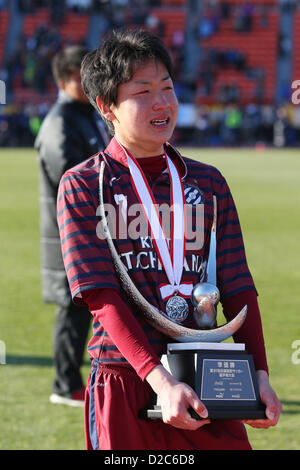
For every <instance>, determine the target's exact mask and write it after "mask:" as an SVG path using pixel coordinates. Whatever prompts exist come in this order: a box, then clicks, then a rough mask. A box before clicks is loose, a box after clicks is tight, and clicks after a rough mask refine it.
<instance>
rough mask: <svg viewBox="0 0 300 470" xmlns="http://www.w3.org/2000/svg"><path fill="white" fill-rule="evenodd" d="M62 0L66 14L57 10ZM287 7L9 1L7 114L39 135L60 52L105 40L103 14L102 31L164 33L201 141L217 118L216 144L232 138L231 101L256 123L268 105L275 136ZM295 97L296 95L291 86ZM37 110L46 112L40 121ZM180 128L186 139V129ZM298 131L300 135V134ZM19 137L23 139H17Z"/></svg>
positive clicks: (160, 0) (294, 65)
mask: <svg viewBox="0 0 300 470" xmlns="http://www.w3.org/2000/svg"><path fill="white" fill-rule="evenodd" d="M297 2H298V3H297ZM294 3H295V5H296V3H297V5H298V7H297V6H294V7H293V6H292V7H290V8H291V10H290V11H291V12H292V13H291V14H292V15H293V24H294V27H293V31H290V40H291V43H292V45H293V49H292V58H291V77H290V83H287V84H286V88H287V89H288V88H289V86H290V84H291V82H292V80H300V57H299V54H298V53H297V47H296V45H298V44H299V43H300V0H299V1H298V0H295V1H294ZM4 4H5V3H4ZM12 4H14V5H19V8H20V9H19V14H20V18H21V20H20V23H19V24H20V27H19V37H18V38H17V39H16V46H15V51H13V52H11V49H12V48H11V47H10V55H9V56H7V48H6V47H5V46H6V43H7V38H8V37H9V38H10V41H11V24H12V23H11V21H12V19H14V18H12V15H11V11H12V9H11V5H12ZM53 4H56V8H59V10H58V11H57V10H56V11H55V12H54V11H53V8H51V5H53ZM80 4H81V5H83V3H82V2H80ZM287 4H289V5H291V4H292V0H289V1H288V2H286V1H284V0H251V2H248V1H241V0H219V1H218V0H195V1H188V0H153V1H152V0H151V1H150V0H127V1H126V0H122V1H121V0H105V1H102V0H94V1H93V2H92V1H87V2H86V5H87V7H86V8H81V7H78V6H76V1H75V0H74V1H72V2H71V1H68V0H66V2H64V1H62V2H52V1H50V0H24V1H23V0H11V1H10V2H6V5H7V6H6V7H3V6H2V8H1V4H0V64H2V67H1V79H3V80H4V81H5V82H6V83H7V89H8V90H9V93H8V94H7V96H9V102H8V103H7V107H6V108H5V107H3V106H2V108H1V113H0V119H2V120H3V119H5V116H6V115H7V116H8V115H9V113H14V112H18V113H19V114H20V115H21V118H20V119H18V120H15V119H11V120H10V121H11V122H13V123H15V122H20V121H21V122H23V124H22V125H23V128H22V129H23V131H22V132H21V133H20V132H19V131H18V132H16V135H19V134H20V135H23V134H25V133H26V132H28V131H30V132H33V133H34V132H35V131H36V129H37V128H38V120H40V121H41V120H42V119H43V116H44V115H45V113H46V112H47V109H49V106H50V105H51V104H52V103H53V101H54V100H55V98H56V94H57V90H56V86H55V85H54V81H53V78H52V74H51V67H50V64H51V58H52V56H53V54H54V53H55V52H56V51H57V50H58V49H59V48H61V47H62V46H64V45H66V44H73V43H88V44H92V43H94V44H98V42H99V40H100V37H99V36H97V34H99V29H97V27H96V28H95V22H97V21H98V19H99V18H101V21H104V23H103V27H102V29H101V34H105V32H106V31H109V30H110V29H112V28H114V29H118V28H122V27H136V26H137V27H145V28H148V29H151V30H152V31H154V32H155V33H157V34H159V35H160V36H161V37H162V38H163V39H164V41H165V43H166V44H167V45H168V47H169V48H170V50H171V53H172V55H173V58H174V60H175V66H176V76H177V83H176V84H175V85H176V90H177V93H178V96H179V100H181V104H182V105H185V106H182V109H183V114H182V115H181V118H183V121H186V120H187V121H188V119H186V118H187V117H188V116H187V114H186V113H189V116H190V117H191V116H193V117H192V118H191V119H195V124H194V125H192V126H194V127H195V129H196V134H197V137H196V140H197V143H199V142H198V140H199V136H200V137H201V135H202V137H201V138H200V141H203V135H208V132H206V131H205V132H202V129H206V126H207V125H208V126H209V123H210V120H213V121H214V122H217V127H216V129H215V131H214V137H213V138H212V145H213V143H214V142H216V143H217V145H220V143H222V142H223V140H222V139H223V137H222V126H223V123H224V121H225V119H226V118H225V117H224V116H225V115H226V112H227V108H226V107H228V106H230V105H232V104H234V105H235V106H236V107H235V108H234V109H232V110H231V111H232V120H231V122H238V121H239V122H242V120H243V119H244V120H245V122H246V121H247V122H248V124H249V121H253V122H254V121H255V120H256V122H258V118H257V116H258V115H259V114H260V112H261V110H264V113H266V112H267V114H266V115H267V127H268V137H267V140H268V142H269V143H272V119H276V115H277V112H276V109H274V108H275V103H276V106H277V102H276V93H278V87H277V85H278V83H277V78H278V74H277V71H278V64H279V62H280V28H281V15H282V12H283V9H284V8H285V7H286V5H287ZM20 5H21V6H22V8H21V7H20ZM28 5H29V7H28ZM70 5H72V7H71V6H70ZM74 5H75V6H74ZM78 5H79V3H78ZM187 5H189V6H190V7H191V8H192V5H193V6H194V8H195V12H196V13H197V14H195V15H194V16H189V12H188V8H187ZM199 5H201V8H200V7H199ZM279 5H280V6H279ZM54 13H55V14H54ZM97 15H98V16H97ZM187 31H188V32H189V35H187ZM92 32H93V34H94V37H93V38H92V39H93V41H91V34H92ZM191 39H192V40H193V47H194V49H193V52H195V59H194V56H193V55H191V54H190V57H192V61H190V63H191V64H192V67H193V74H192V75H191V74H190V71H189V75H187V74H186V72H185V65H186V60H185V59H186V56H187V55H189V51H190V50H191V49H189V44H188V42H187V41H188V40H189V41H190V40H191ZM286 97H287V100H288V92H287V94H286ZM284 105H285V104H284ZM287 105H289V106H290V105H291V103H287ZM192 109H193V111H192ZM187 110H188V111H187ZM296 111H297V110H296ZM222 113H223V114H222ZM247 113H248V114H247ZM294 114H296V113H294ZM298 114H300V113H298ZM36 116H38V119H37V120H34V119H35V117H36ZM197 116H198V117H197ZM272 116H273V117H272ZM259 119H261V118H259ZM30 120H32V122H34V123H35V124H34V125H35V126H36V127H35V128H34V129H31V128H30V125H31V124H30ZM183 121H182V122H183ZM179 122H181V121H179ZM260 122H261V121H260ZM248 124H247V125H248ZM4 127H5V126H4ZM179 127H180V125H179ZM259 127H260V129H263V126H259ZM193 132H194V130H193V129H191V132H190V133H188V130H187V129H186V128H185V129H184V132H183V134H184V135H186V136H188V137H187V142H192V141H193ZM295 132H296V133H297V131H295ZM22 133H23V134H22ZM225 134H226V132H225ZM254 134H255V133H254ZM254 134H253V135H254ZM178 135H179V138H180V132H179V134H178ZM297 135H298V137H297V139H298V140H297V142H299V140H300V138H299V132H298V134H297ZM201 139H202V140H201ZM255 139H256V137H254V138H253V141H255ZM4 141H5V142H7V139H6V140H5V139H2V138H1V135H0V146H1V145H2V144H3V142H4ZM9 142H10V141H9ZM11 142H14V144H16V142H18V139H17V138H16V139H15V140H14V139H12V140H11ZM22 142H23V140H22ZM22 142H21V143H22ZM31 142H32V138H31V139H28V138H27V137H26V138H25V145H27V144H28V145H29V144H30V143H31ZM23 143H24V142H23ZM231 143H232V142H231ZM208 145H210V142H208Z"/></svg>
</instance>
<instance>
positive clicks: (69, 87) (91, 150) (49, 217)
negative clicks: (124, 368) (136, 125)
mask: <svg viewBox="0 0 300 470" xmlns="http://www.w3.org/2000/svg"><path fill="white" fill-rule="evenodd" d="M87 52H88V50H87V49H86V48H84V47H82V46H70V47H67V48H65V49H63V50H62V51H60V52H58V53H57V54H56V55H55V56H54V58H53V61H52V72H53V76H54V79H55V82H56V84H57V87H58V97H57V101H56V102H55V104H54V105H53V107H52V108H51V109H50V111H49V113H48V114H47V116H46V118H45V119H44V121H43V123H42V126H41V128H40V131H39V133H38V135H37V138H36V140H35V148H36V149H37V151H38V160H39V166H40V228H41V258H42V260H41V264H42V275H41V276H42V295H43V300H44V302H46V303H54V304H56V312H55V316H56V319H55V326H54V337H53V347H54V367H55V372H56V376H55V380H54V383H53V393H52V394H51V396H50V401H51V402H52V403H59V404H60V403H61V404H67V405H71V406H80V405H83V403H84V392H85V387H84V385H83V380H82V376H81V372H80V368H81V365H82V362H83V356H84V349H85V344H86V339H87V335H88V331H89V326H90V318H91V314H90V313H89V311H88V309H87V308H84V307H77V306H75V305H74V304H73V303H72V300H71V295H70V292H69V286H68V282H67V278H66V273H65V269H64V265H63V260H62V255H61V248H60V240H59V230H58V226H57V219H56V199H57V190H58V184H59V181H60V179H61V176H62V175H63V173H64V172H65V171H66V170H67V169H69V168H71V167H73V166H75V165H77V164H79V163H81V162H82V161H83V160H85V159H86V158H88V157H89V156H92V155H93V154H95V153H97V152H98V151H99V150H102V149H104V148H105V147H106V144H107V142H108V135H107V132H106V126H105V124H104V122H103V121H102V120H101V118H100V116H99V115H98V114H97V113H96V112H95V110H94V108H93V107H92V106H91V105H90V103H89V100H88V99H87V97H86V95H85V94H84V92H83V90H82V87H81V80H80V65H81V61H82V59H83V57H84V56H85V54H86V53H87Z"/></svg>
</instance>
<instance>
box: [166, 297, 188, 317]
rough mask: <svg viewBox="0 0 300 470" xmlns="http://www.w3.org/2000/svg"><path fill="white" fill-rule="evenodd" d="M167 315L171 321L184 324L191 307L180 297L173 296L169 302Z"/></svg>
mask: <svg viewBox="0 0 300 470" xmlns="http://www.w3.org/2000/svg"><path fill="white" fill-rule="evenodd" d="M166 314H167V315H168V317H170V318H171V320H174V321H176V322H179V323H181V322H183V321H184V320H185V319H186V318H187V316H188V314H189V306H188V303H187V301H186V300H185V299H184V298H183V297H181V296H180V295H173V297H170V298H169V300H168V301H167V305H166Z"/></svg>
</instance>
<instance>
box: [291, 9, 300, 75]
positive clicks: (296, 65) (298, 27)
mask: <svg viewBox="0 0 300 470" xmlns="http://www.w3.org/2000/svg"><path fill="white" fill-rule="evenodd" d="M299 44H300V11H296V12H295V15H294V29H293V63H292V80H300V54H299V49H298V47H299Z"/></svg>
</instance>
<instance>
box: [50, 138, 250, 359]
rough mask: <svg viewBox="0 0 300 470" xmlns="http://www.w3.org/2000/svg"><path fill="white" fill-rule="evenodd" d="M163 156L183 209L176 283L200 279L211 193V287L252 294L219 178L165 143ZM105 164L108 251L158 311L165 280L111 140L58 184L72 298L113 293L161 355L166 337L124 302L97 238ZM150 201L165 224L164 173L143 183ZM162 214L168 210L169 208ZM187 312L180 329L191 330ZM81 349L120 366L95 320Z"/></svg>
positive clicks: (224, 294) (124, 161)
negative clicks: (174, 173)
mask: <svg viewBox="0 0 300 470" xmlns="http://www.w3.org/2000/svg"><path fill="white" fill-rule="evenodd" d="M166 151H167V153H168V155H169V157H170V158H171V159H172V160H173V162H174V163H175V165H176V167H177V169H178V171H179V173H180V176H181V178H182V184H183V189H184V194H185V201H186V205H187V208H188V211H187V218H188V224H187V225H188V237H187V238H188V239H187V244H186V253H185V259H184V265H183V273H182V282H192V283H193V284H196V283H198V282H199V281H201V280H205V275H206V267H207V259H208V253H209V245H210V236H211V227H212V222H213V215H214V205H213V196H214V195H215V196H216V199H217V255H216V259H217V284H218V288H219V290H220V294H221V301H222V300H223V299H226V298H228V297H230V296H232V295H235V294H237V293H239V292H242V291H245V290H255V286H254V282H253V279H252V276H251V274H250V272H249V269H248V265H247V261H246V255H245V249H244V243H243V238H242V233H241V228H240V223H239V219H238V215H237V211H236V207H235V204H234V201H233V198H232V195H231V192H230V190H229V187H228V185H227V183H226V180H225V178H224V177H223V176H222V174H221V173H220V172H219V171H218V170H217V169H216V168H214V167H213V166H210V165H207V164H204V163H200V162H197V161H194V160H191V159H189V158H185V157H181V156H180V154H179V153H178V152H177V151H176V150H175V149H174V148H173V147H171V146H170V145H166ZM102 160H104V161H105V172H104V185H103V186H104V188H103V192H104V201H105V208H106V211H107V214H108V220H109V225H110V229H111V233H112V236H113V239H114V243H115V247H116V249H117V251H118V253H119V256H120V259H121V261H122V262H123V264H124V266H125V268H126V269H127V272H128V274H129V275H130V277H131V279H132V281H133V282H134V284H135V286H136V287H137V288H138V289H139V291H140V292H141V293H142V294H143V296H144V297H145V298H146V299H147V300H148V301H149V302H150V303H151V304H152V305H154V306H155V307H157V308H158V309H160V310H162V311H165V309H166V304H165V302H164V301H163V300H162V298H161V294H160V290H159V286H160V285H161V284H164V283H167V282H168V279H167V277H166V274H165V271H164V269H163V266H162V265H161V263H160V260H159V257H158V255H157V253H156V251H155V247H154V244H153V241H152V238H151V232H150V231H149V228H148V225H147V223H146V221H145V220H144V218H143V214H142V211H140V212H139V207H140V206H139V201H138V198H137V196H136V194H135V192H134V190H133V187H132V183H131V176H130V171H129V168H128V164H127V157H126V155H125V153H124V151H123V150H122V148H121V147H120V146H119V144H118V142H117V141H116V139H114V138H113V139H112V141H111V142H110V144H109V145H108V147H107V149H106V150H105V152H103V153H99V154H97V155H95V156H93V157H91V158H90V159H88V160H86V161H85V162H84V163H82V164H80V165H78V166H76V167H74V168H72V169H71V170H69V171H67V172H66V173H65V174H64V175H63V177H62V179H61V182H60V186H59V192H58V201H57V212H58V225H59V230H60V237H61V247H62V255H63V260H64V264H65V270H66V273H67V276H68V281H69V286H70V290H71V294H72V297H73V300H74V302H75V303H78V304H80V303H82V302H83V300H82V293H83V292H84V291H86V290H90V289H99V288H101V289H105V288H112V289H116V290H118V291H119V292H120V293H121V296H122V298H123V300H124V301H125V302H126V303H127V305H128V306H129V307H130V309H131V311H132V313H133V314H134V315H135V317H136V318H137V319H138V321H139V322H140V323H141V325H142V327H143V329H144V331H145V333H146V335H147V337H148V339H149V342H150V344H151V345H152V347H153V349H154V350H155V352H156V353H157V354H158V355H160V354H162V353H164V352H165V348H166V344H167V342H168V341H169V338H167V337H166V336H164V335H163V334H162V333H160V332H159V331H158V330H155V329H154V328H153V327H152V326H150V325H149V324H148V323H146V321H145V320H144V319H143V318H142V317H141V315H140V313H139V312H138V311H136V309H135V307H134V305H132V303H131V302H130V300H129V299H127V298H126V295H125V293H124V291H123V289H122V286H121V285H120V282H119V279H118V276H117V275H116V272H115V268H114V264H113V261H112V258H111V254H110V251H109V248H108V245H107V242H106V240H105V237H104V236H103V234H102V229H101V222H100V215H99V169H100V163H101V161H102ZM149 185H150V187H151V190H152V192H153V196H154V198H155V201H156V203H157V205H158V207H159V209H160V210H161V216H162V219H163V222H164V225H166V231H167V233H168V230H167V228H168V227H167V225H168V223H169V218H168V214H169V212H170V179H169V173H168V171H164V172H162V173H161V174H159V175H158V176H157V177H155V178H153V179H151V180H149ZM168 209H169V210H168ZM192 310H193V307H192V305H190V315H189V316H188V318H187V319H186V320H185V322H184V323H183V325H185V326H189V327H192V328H193V327H194V328H196V325H195V324H194V320H193V316H192ZM93 327H94V329H93V337H92V339H91V340H90V342H89V345H88V350H89V354H90V356H91V357H97V358H99V356H101V360H102V361H104V362H105V361H106V362H114V361H117V362H119V361H121V362H126V361H125V359H124V358H123V357H122V355H121V354H120V352H119V351H118V349H117V348H116V346H115V345H114V344H113V342H112V340H111V338H110V337H109V335H108V334H107V332H106V331H105V330H104V329H103V328H102V325H101V324H99V322H98V323H94V325H93Z"/></svg>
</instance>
